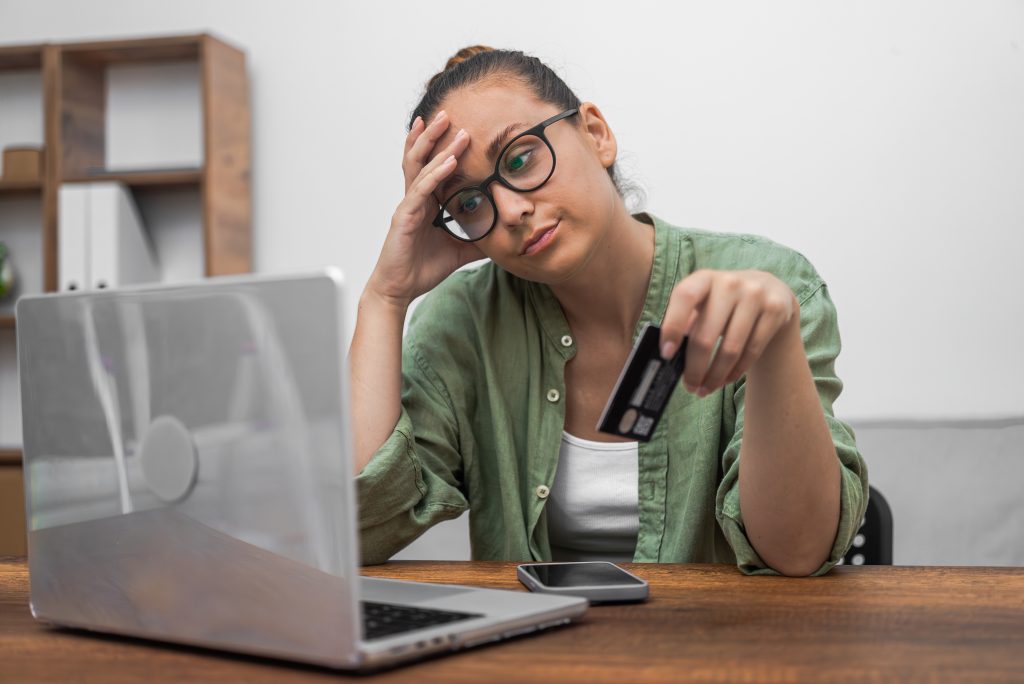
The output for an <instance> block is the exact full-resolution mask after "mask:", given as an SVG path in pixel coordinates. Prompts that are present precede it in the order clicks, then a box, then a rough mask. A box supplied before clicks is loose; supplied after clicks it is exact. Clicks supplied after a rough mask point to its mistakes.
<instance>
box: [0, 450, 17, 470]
mask: <svg viewBox="0 0 1024 684" xmlns="http://www.w3.org/2000/svg"><path fill="white" fill-rule="evenodd" d="M5 465H21V449H8V448H0V466H5Z"/></svg>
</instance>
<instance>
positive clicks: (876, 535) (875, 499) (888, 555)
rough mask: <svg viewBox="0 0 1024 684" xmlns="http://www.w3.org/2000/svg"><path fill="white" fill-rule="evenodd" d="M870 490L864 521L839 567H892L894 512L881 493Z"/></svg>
mask: <svg viewBox="0 0 1024 684" xmlns="http://www.w3.org/2000/svg"><path fill="white" fill-rule="evenodd" d="M868 489H869V492H868V509H867V511H866V512H865V513H864V520H863V521H862V522H861V525H860V529H859V530H858V531H857V536H856V537H855V538H854V540H853V546H852V547H850V550H849V551H848V552H847V554H846V555H845V556H843V558H842V559H841V560H840V561H839V565H892V510H891V509H890V508H889V504H888V502H887V501H886V500H885V497H884V496H882V493H881V492H879V491H878V490H877V489H875V488H874V487H870V486H869V487H868Z"/></svg>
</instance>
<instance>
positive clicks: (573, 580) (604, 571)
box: [523, 562, 643, 587]
mask: <svg viewBox="0 0 1024 684" xmlns="http://www.w3.org/2000/svg"><path fill="white" fill-rule="evenodd" d="M523 569H524V570H525V571H526V572H528V573H530V575H532V576H533V578H534V579H536V580H537V581H538V582H540V583H542V584H546V585H547V586H549V587H587V586H598V587H600V586H606V585H620V584H643V582H642V581H640V580H638V579H637V578H635V577H633V576H632V575H630V574H628V573H626V572H624V571H622V570H620V569H619V568H617V567H615V566H614V565H612V564H610V563H596V562H595V563H564V564H561V563H553V564H551V565H527V566H524V568H523Z"/></svg>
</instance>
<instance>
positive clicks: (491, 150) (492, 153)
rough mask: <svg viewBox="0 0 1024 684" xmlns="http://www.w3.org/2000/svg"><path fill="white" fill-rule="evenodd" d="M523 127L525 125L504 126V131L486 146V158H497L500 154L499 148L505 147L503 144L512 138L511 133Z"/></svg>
mask: <svg viewBox="0 0 1024 684" xmlns="http://www.w3.org/2000/svg"><path fill="white" fill-rule="evenodd" d="M525 126H526V124H524V123H519V122H516V123H511V124H509V125H508V126H506V127H505V130H503V131H502V132H501V133H499V134H498V135H497V136H495V138H494V140H492V141H491V144H490V145H488V146H487V158H488V159H494V158H495V157H497V156H498V153H499V152H501V148H502V147H504V146H505V143H506V142H508V139H509V138H510V137H511V136H512V132H513V131H515V130H516V129H517V128H520V127H525Z"/></svg>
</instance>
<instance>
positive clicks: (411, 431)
mask: <svg viewBox="0 0 1024 684" xmlns="http://www.w3.org/2000/svg"><path fill="white" fill-rule="evenodd" d="M638 218H640V219H641V220H644V221H645V222H647V223H653V228H652V229H653V230H654V231H655V238H654V242H655V249H654V264H653V268H652V270H651V280H650V284H649V286H648V290H647V297H646V300H645V301H644V307H643V313H642V314H641V315H640V320H639V321H638V323H637V327H636V330H635V331H634V338H635V336H636V335H637V334H639V332H640V330H641V329H642V327H643V325H644V324H646V323H655V324H657V323H660V321H661V319H662V317H663V316H664V314H665V311H666V308H667V306H668V302H669V295H670V294H671V292H672V288H673V286H674V285H675V284H676V283H678V282H679V281H680V280H682V279H683V278H684V277H686V276H687V275H688V274H690V273H692V272H693V271H695V270H697V269H704V268H706V269H716V270H740V269H757V270H762V271H768V272H770V273H773V274H774V275H775V276H777V277H778V278H779V279H781V280H782V281H784V282H785V283H787V284H788V285H789V286H790V288H792V290H793V292H794V293H795V294H796V296H797V299H798V300H799V302H800V329H801V334H802V337H803V341H804V348H805V349H806V352H807V358H808V361H809V363H810V367H811V371H812V374H813V376H814V382H815V385H816V387H817V390H818V396H819V397H820V398H821V405H822V408H823V409H824V413H825V419H826V421H827V422H828V427H829V430H830V431H831V433H832V440H833V442H834V444H835V448H836V458H837V459H839V462H840V465H841V468H840V470H841V474H842V484H841V506H842V511H841V516H840V522H839V531H838V534H837V535H836V540H835V544H834V545H833V548H832V553H831V556H830V558H829V560H828V561H827V562H826V563H825V564H823V565H822V566H821V568H819V570H818V571H817V573H815V574H821V573H824V572H826V571H828V569H829V568H831V567H832V566H833V565H834V564H835V563H837V562H838V561H839V559H840V558H842V557H843V555H844V554H845V553H846V552H847V551H848V550H849V548H850V545H851V543H852V541H853V538H854V536H855V535H856V533H857V529H858V527H859V525H860V522H861V519H862V518H863V515H864V510H865V507H866V505H867V489H868V483H867V468H866V466H865V463H864V460H863V458H862V457H861V455H860V454H859V453H858V451H857V447H856V444H855V442H854V436H853V432H852V430H851V429H850V427H849V426H847V425H846V424H845V423H843V422H841V421H839V420H837V419H836V418H835V417H834V416H833V412H832V404H833V402H834V401H835V400H836V397H838V396H839V393H840V391H841V389H842V383H841V382H840V380H839V378H837V377H836V374H835V368H834V363H835V359H836V356H837V355H838V354H839V349H840V341H839V329H838V326H837V322H836V310H835V307H834V305H833V304H832V301H831V299H830V298H829V295H828V290H827V288H826V286H825V283H824V281H822V279H821V277H820V276H819V275H818V273H817V272H816V271H815V270H814V267H813V266H811V264H810V263H809V262H808V261H807V260H806V259H805V258H804V257H803V256H801V255H800V254H798V253H797V252H794V251H793V250H790V249H788V248H786V247H782V246H780V245H778V244H776V243H774V242H771V241H770V240H767V239H765V238H761V237H756V236H751V235H731V234H719V233H709V232H705V231H699V230H693V229H688V228H687V229H684V228H676V227H674V226H670V225H668V224H666V223H664V222H663V221H661V220H659V219H657V218H655V217H651V216H649V215H639V216H638ZM403 346H404V348H403V353H402V412H401V417H400V418H399V420H398V424H397V425H396V426H395V429H394V432H393V433H392V434H391V436H390V437H389V438H388V440H387V441H386V442H385V443H384V444H383V445H382V446H381V448H380V449H379V450H378V451H377V452H376V453H375V454H374V456H373V458H372V460H371V461H370V462H369V463H368V464H367V465H366V467H365V468H364V469H363V471H362V472H361V473H360V474H359V476H358V477H357V480H356V486H357V492H358V497H359V525H360V529H361V538H362V560H363V562H364V563H367V564H370V563H382V562H384V561H386V560H387V559H388V558H389V557H390V556H392V555H393V554H394V553H396V552H397V551H399V550H400V549H402V548H403V547H404V546H406V545H407V544H409V543H410V542H411V541H412V540H414V539H415V538H416V537H418V536H419V535H420V534H422V533H423V532H424V531H426V530H427V529H428V528H429V527H430V526H431V525H433V524H435V523H438V522H440V521H442V520H448V519H451V518H455V517H458V516H459V515H461V514H462V513H463V512H465V511H466V510H467V509H468V510H469V512H470V518H469V527H470V538H471V544H472V550H473V558H475V559H480V560H520V561H531V560H532V561H543V560H550V559H551V549H550V546H549V542H548V533H547V524H546V517H545V503H546V502H547V493H548V488H549V487H550V486H551V483H552V482H553V481H554V479H555V472H556V469H557V468H558V456H559V449H560V446H561V436H562V430H563V427H564V424H565V399H564V397H565V392H566V388H565V380H564V377H565V373H564V371H565V364H566V363H567V362H568V361H569V360H570V359H572V358H573V356H574V355H575V353H576V345H575V340H574V339H573V337H572V330H570V328H569V324H568V323H567V322H566V319H565V316H564V314H563V312H562V309H561V306H560V305H559V303H558V300H557V299H556V298H555V296H554V295H553V294H552V292H551V290H550V289H549V288H548V287H547V286H545V285H542V284H538V283H533V282H529V281H526V280H522V279H520V278H517V277H516V276H513V275H511V274H509V273H508V272H506V271H504V270H503V269H501V268H499V267H498V266H496V265H494V264H493V263H486V264H484V265H482V266H479V267H477V268H474V269H469V270H462V271H457V272H456V273H454V274H452V275H451V276H450V277H449V278H447V279H446V280H445V281H444V282H443V283H442V284H441V285H439V286H438V287H437V288H435V289H434V290H433V291H432V292H431V293H430V294H429V295H428V296H427V297H426V298H425V299H424V301H423V302H422V303H421V304H420V305H419V306H418V307H417V309H416V311H415V312H414V314H413V316H412V319H411V321H410V325H409V329H408V332H407V333H406V335H405V339H404V343H403ZM744 393H745V377H741V378H740V379H739V380H737V381H736V382H735V383H733V384H731V385H728V386H726V387H725V388H723V389H722V390H719V391H717V392H714V393H712V394H710V395H708V396H707V397H705V398H704V399H700V398H698V397H696V396H694V395H692V394H689V393H688V392H686V391H684V390H680V391H676V392H675V393H674V394H673V396H672V398H671V400H670V401H669V404H668V407H667V410H666V412H665V414H664V415H663V416H662V419H661V421H660V422H659V424H658V427H657V430H656V431H655V433H654V436H653V438H652V439H651V441H650V442H647V443H643V442H641V443H640V445H639V513H640V531H639V535H638V538H637V545H636V553H635V556H634V560H635V561H638V562H661V563H690V562H693V563H707V562H714V563H736V564H737V565H738V566H739V568H740V570H742V571H743V572H745V573H749V574H766V573H774V571H773V570H772V569H771V568H769V567H767V566H766V564H765V563H764V562H763V561H762V560H761V559H760V558H759V557H758V555H757V553H756V552H755V551H754V549H753V547H752V546H751V544H750V541H749V540H748V539H747V536H746V533H745V531H744V527H743V516H742V513H741V506H740V492H739V458H740V445H741V443H742V440H743V408H744V401H743V399H744Z"/></svg>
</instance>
